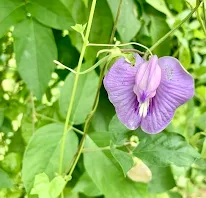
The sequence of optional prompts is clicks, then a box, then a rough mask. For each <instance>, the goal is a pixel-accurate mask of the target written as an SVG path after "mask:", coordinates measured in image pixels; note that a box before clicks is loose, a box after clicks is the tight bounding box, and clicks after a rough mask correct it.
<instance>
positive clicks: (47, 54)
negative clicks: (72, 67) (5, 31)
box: [13, 18, 57, 99]
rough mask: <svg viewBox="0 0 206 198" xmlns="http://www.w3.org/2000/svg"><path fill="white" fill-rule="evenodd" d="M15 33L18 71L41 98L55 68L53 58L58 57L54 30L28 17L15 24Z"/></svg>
mask: <svg viewBox="0 0 206 198" xmlns="http://www.w3.org/2000/svg"><path fill="white" fill-rule="evenodd" d="M13 35H14V39H15V43H14V51H15V55H16V61H17V66H18V71H19V73H20V75H21V77H22V78H23V80H24V81H25V82H26V84H27V86H28V88H29V89H30V90H31V91H32V92H33V93H34V94H35V95H36V96H37V98H38V99H40V98H41V97H42V95H43V94H44V92H45V90H46V87H47V85H48V82H49V80H50V78H51V73H52V71H53V70H54V63H53V60H54V59H56V58H57V49H56V45H55V42H54V38H53V34H52V31H51V29H49V28H47V27H45V26H42V25H41V24H40V23H38V22H37V21H36V20H34V19H32V18H28V19H26V20H24V21H23V22H21V23H19V24H17V25H16V26H15V30H14V33H13ZM25 38H26V39H25ZM48 46H49V47H48Z"/></svg>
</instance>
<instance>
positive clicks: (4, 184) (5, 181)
mask: <svg viewBox="0 0 206 198" xmlns="http://www.w3.org/2000/svg"><path fill="white" fill-rule="evenodd" d="M0 178H1V179H0V188H11V187H13V182H12V180H11V179H10V177H9V175H8V174H7V173H6V172H5V171H4V170H2V169H1V168H0Z"/></svg>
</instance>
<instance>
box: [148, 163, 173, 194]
mask: <svg viewBox="0 0 206 198" xmlns="http://www.w3.org/2000/svg"><path fill="white" fill-rule="evenodd" d="M149 168H150V170H151V171H152V180H151V182H150V183H149V186H148V188H149V189H148V190H149V192H150V193H162V192H166V191H168V190H170V189H172V188H173V187H174V186H176V184H175V180H174V178H173V175H172V172H171V168H170V167H158V166H149Z"/></svg>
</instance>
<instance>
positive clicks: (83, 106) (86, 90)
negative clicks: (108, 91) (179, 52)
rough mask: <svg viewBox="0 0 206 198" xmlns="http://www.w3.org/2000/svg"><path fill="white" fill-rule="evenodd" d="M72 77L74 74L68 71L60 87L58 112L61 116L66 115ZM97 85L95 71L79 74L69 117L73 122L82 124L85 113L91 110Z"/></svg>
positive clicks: (72, 82)
mask: <svg viewBox="0 0 206 198" xmlns="http://www.w3.org/2000/svg"><path fill="white" fill-rule="evenodd" d="M74 77H75V76H74V74H73V73H70V74H69V75H68V76H67V78H66V81H65V84H64V86H63V87H62V89H61V95H60V99H59V106H60V112H61V114H62V115H63V116H66V112H67V109H68V106H69V103H70V98H71V94H72V88H73V84H74ZM97 85H98V76H97V74H96V73H95V71H91V72H89V73H87V74H85V75H80V77H79V83H78V87H77V91H76V95H75V99H74V104H73V109H72V113H71V119H70V120H71V122H73V123H74V124H82V123H83V122H84V120H85V118H86V116H87V114H88V113H89V112H90V111H91V109H92V105H93V102H94V99H95V94H96V90H97Z"/></svg>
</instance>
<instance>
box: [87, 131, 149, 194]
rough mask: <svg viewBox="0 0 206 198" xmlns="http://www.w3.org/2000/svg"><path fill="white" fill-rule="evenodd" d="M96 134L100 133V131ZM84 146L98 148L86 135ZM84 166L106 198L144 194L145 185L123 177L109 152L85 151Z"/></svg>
mask: <svg viewBox="0 0 206 198" xmlns="http://www.w3.org/2000/svg"><path fill="white" fill-rule="evenodd" d="M96 134H100V135H102V134H101V133H96ZM85 147H88V148H92V149H98V148H99V147H98V146H97V143H96V142H94V141H93V140H92V139H91V138H90V137H87V139H86V144H85ZM84 166H85V169H86V171H87V173H88V175H89V176H90V177H91V179H92V180H93V182H94V183H95V184H96V185H97V187H98V188H99V189H100V191H101V192H102V193H103V194H104V195H105V196H106V197H107V198H114V197H117V198H118V197H127V198H134V197H135V198H142V197H145V196H146V185H145V184H142V183H136V182H132V181H131V180H129V179H128V178H125V177H124V176H123V174H122V172H121V170H119V168H118V166H117V164H116V162H115V161H114V160H112V156H111V155H109V153H106V152H105V153H104V152H102V151H98V152H88V153H85V154H84ZM91 167H92V168H91ZM117 189H118V190H117Z"/></svg>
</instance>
